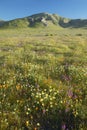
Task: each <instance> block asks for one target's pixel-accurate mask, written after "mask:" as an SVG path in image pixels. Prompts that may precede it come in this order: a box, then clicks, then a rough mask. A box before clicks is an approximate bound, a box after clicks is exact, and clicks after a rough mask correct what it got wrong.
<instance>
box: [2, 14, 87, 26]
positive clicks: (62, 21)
mask: <svg viewBox="0 0 87 130" xmlns="http://www.w3.org/2000/svg"><path fill="white" fill-rule="evenodd" d="M50 26H56V27H57V26H58V27H63V28H87V19H68V18H64V17H61V16H59V15H57V14H49V13H39V14H34V15H31V16H28V17H24V18H18V19H14V20H10V21H0V28H27V27H50Z"/></svg>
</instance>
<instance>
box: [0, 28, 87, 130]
mask: <svg viewBox="0 0 87 130" xmlns="http://www.w3.org/2000/svg"><path fill="white" fill-rule="evenodd" d="M79 32H81V35H80V34H79ZM86 36H87V32H86V30H85V29H77V30H76V29H53V28H52V29H48V28H47V29H44V28H43V29H40V28H39V29H38V30H37V29H34V28H33V29H19V30H17V29H14V30H12V29H7V30H6V29H3V30H0V130H87V37H86Z"/></svg>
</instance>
